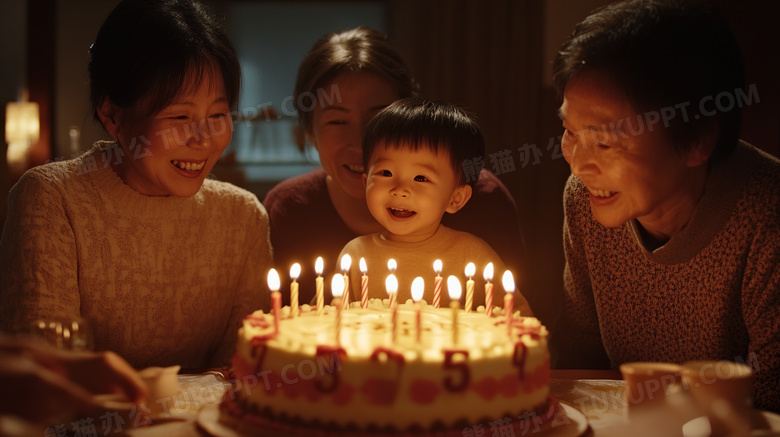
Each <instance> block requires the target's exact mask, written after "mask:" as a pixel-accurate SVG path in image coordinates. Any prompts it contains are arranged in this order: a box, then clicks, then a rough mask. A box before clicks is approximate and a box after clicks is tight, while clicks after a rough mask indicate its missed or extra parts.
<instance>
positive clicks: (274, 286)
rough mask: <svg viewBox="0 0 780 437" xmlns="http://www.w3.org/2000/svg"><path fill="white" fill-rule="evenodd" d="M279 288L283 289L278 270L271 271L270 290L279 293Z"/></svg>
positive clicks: (269, 274)
mask: <svg viewBox="0 0 780 437" xmlns="http://www.w3.org/2000/svg"><path fill="white" fill-rule="evenodd" d="M279 287H281V280H280V279H279V273H276V269H271V270H269V271H268V288H270V289H271V291H279Z"/></svg>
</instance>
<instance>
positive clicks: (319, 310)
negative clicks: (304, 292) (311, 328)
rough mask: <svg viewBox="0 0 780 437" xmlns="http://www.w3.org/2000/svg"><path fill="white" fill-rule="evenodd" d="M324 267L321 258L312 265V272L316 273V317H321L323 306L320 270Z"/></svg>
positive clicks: (323, 298)
mask: <svg viewBox="0 0 780 437" xmlns="http://www.w3.org/2000/svg"><path fill="white" fill-rule="evenodd" d="M324 266H325V262H324V261H323V260H322V257H318V258H317V262H315V263H314V271H315V272H317V280H316V281H315V283H316V284H317V288H316V290H317V315H318V316H319V315H322V308H323V307H324V306H325V296H324V293H323V288H324V283H323V279H322V269H323V268H324Z"/></svg>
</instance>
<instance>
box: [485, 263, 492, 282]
mask: <svg viewBox="0 0 780 437" xmlns="http://www.w3.org/2000/svg"><path fill="white" fill-rule="evenodd" d="M483 275H484V276H485V281H487V282H490V281H492V280H493V263H488V265H486V266H485V272H484V273H483Z"/></svg>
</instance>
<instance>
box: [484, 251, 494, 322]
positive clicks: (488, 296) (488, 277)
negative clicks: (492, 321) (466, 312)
mask: <svg viewBox="0 0 780 437" xmlns="http://www.w3.org/2000/svg"><path fill="white" fill-rule="evenodd" d="M483 275H484V276H485V314H487V316H488V317H493V284H491V283H490V281H492V280H493V263H488V265H486V266H485V271H484V273H483Z"/></svg>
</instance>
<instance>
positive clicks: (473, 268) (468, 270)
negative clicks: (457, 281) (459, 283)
mask: <svg viewBox="0 0 780 437" xmlns="http://www.w3.org/2000/svg"><path fill="white" fill-rule="evenodd" d="M476 272H477V266H475V265H474V263H468V264H466V276H468V277H469V279H471V277H472V276H474V273H476Z"/></svg>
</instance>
